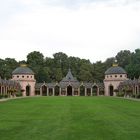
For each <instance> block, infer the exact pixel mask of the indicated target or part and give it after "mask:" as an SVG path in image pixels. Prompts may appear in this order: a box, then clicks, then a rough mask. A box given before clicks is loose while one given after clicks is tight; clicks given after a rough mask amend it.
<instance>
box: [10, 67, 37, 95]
mask: <svg viewBox="0 0 140 140" xmlns="http://www.w3.org/2000/svg"><path fill="white" fill-rule="evenodd" d="M12 80H14V81H18V82H19V83H20V85H21V89H22V94H23V96H34V95H35V83H36V80H35V78H34V72H33V71H32V70H31V69H30V68H29V67H27V65H25V64H22V65H21V66H20V67H18V68H16V69H15V70H14V71H13V72H12Z"/></svg>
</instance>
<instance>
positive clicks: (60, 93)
mask: <svg viewBox="0 0 140 140" xmlns="http://www.w3.org/2000/svg"><path fill="white" fill-rule="evenodd" d="M59 96H61V87H60V88H59Z"/></svg>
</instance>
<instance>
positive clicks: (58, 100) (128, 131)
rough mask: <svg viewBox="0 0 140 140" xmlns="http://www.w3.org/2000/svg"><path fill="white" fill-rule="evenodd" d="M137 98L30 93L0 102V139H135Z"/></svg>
mask: <svg viewBox="0 0 140 140" xmlns="http://www.w3.org/2000/svg"><path fill="white" fill-rule="evenodd" d="M139 139H140V102H137V101H131V100H124V99H118V98H111V97H34V98H25V99H17V100H10V101H6V102H0V140H139Z"/></svg>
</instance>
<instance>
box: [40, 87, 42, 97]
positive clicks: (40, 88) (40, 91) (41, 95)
mask: <svg viewBox="0 0 140 140" xmlns="http://www.w3.org/2000/svg"><path fill="white" fill-rule="evenodd" d="M40 95H41V96H42V88H40Z"/></svg>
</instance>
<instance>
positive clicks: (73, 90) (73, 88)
mask: <svg viewBox="0 0 140 140" xmlns="http://www.w3.org/2000/svg"><path fill="white" fill-rule="evenodd" d="M72 96H74V88H72Z"/></svg>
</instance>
